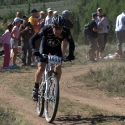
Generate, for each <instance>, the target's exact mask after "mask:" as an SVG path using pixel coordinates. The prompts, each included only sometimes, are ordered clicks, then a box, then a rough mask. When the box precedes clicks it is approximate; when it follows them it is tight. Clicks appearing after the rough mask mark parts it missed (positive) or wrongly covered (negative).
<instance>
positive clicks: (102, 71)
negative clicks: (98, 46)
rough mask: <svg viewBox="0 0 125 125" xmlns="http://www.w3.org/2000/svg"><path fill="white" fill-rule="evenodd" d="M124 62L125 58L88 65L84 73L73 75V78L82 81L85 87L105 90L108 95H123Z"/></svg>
mask: <svg viewBox="0 0 125 125" xmlns="http://www.w3.org/2000/svg"><path fill="white" fill-rule="evenodd" d="M104 61H105V60H104ZM124 63H125V60H121V61H118V60H109V61H105V65H103V66H102V65H98V66H95V67H90V68H89V71H88V72H87V73H86V74H82V75H80V76H77V77H75V80H77V81H80V82H84V83H85V85H86V86H87V87H92V88H96V89H99V90H102V91H105V93H106V94H107V95H108V96H109V97H112V96H121V97H125V76H124V74H125V66H124Z"/></svg>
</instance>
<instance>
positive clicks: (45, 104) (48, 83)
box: [36, 55, 69, 123]
mask: <svg viewBox="0 0 125 125" xmlns="http://www.w3.org/2000/svg"><path fill="white" fill-rule="evenodd" d="M43 56H44V58H46V67H45V71H44V73H43V75H42V78H41V82H40V83H39V91H38V100H37V104H36V105H37V108H36V109H37V114H38V116H42V115H43V113H44V115H45V119H46V121H47V122H48V123H52V122H53V121H54V119H55V117H56V113H57V109H58V104H59V81H58V79H57V78H58V74H57V72H55V71H54V65H61V63H62V61H69V60H67V59H66V58H61V57H58V56H52V55H43Z"/></svg>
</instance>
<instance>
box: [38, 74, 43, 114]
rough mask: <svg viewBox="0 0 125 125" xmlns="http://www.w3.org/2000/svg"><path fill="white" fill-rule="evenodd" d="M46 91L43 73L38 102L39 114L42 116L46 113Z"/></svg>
mask: <svg viewBox="0 0 125 125" xmlns="http://www.w3.org/2000/svg"><path fill="white" fill-rule="evenodd" d="M44 92H45V74H43V75H42V79H41V82H40V83H39V92H38V100H37V103H36V109H37V115H38V116H42V115H43V113H44V101H45V99H44Z"/></svg>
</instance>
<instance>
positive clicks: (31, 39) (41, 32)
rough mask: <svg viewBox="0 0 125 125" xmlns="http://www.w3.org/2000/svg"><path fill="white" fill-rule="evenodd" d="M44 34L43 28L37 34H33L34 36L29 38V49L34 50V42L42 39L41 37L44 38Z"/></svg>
mask: <svg viewBox="0 0 125 125" xmlns="http://www.w3.org/2000/svg"><path fill="white" fill-rule="evenodd" d="M44 32H45V30H44V27H43V28H41V29H40V30H39V32H38V33H36V34H34V35H33V36H32V37H31V38H30V40H29V43H30V47H31V49H35V41H37V40H38V39H40V38H42V37H43V36H44Z"/></svg>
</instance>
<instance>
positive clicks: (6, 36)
mask: <svg viewBox="0 0 125 125" xmlns="http://www.w3.org/2000/svg"><path fill="white" fill-rule="evenodd" d="M12 28H13V25H12V24H8V26H7V30H6V31H5V33H4V34H3V35H2V36H1V37H0V45H2V44H4V54H5V56H4V61H3V66H2V68H3V69H6V68H9V62H10V34H11V30H12Z"/></svg>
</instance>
